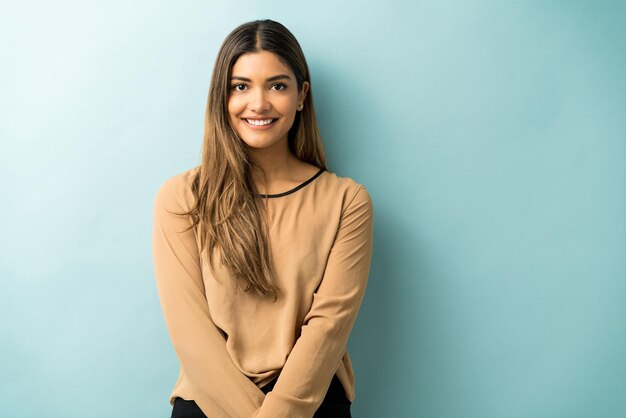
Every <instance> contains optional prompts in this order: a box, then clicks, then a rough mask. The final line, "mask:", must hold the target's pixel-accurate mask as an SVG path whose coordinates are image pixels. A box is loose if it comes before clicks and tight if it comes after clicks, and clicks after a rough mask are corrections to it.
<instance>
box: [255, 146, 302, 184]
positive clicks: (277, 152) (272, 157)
mask: <svg viewBox="0 0 626 418" xmlns="http://www.w3.org/2000/svg"><path fill="white" fill-rule="evenodd" d="M276 145H277V146H275V147H272V148H248V155H249V157H250V159H251V160H252V162H253V163H254V166H255V167H257V168H258V170H254V171H253V172H252V179H253V180H254V183H255V185H256V186H257V190H259V191H261V192H262V191H263V190H267V189H268V188H269V186H270V185H272V184H274V183H279V182H280V181H282V180H284V179H288V178H289V177H290V174H291V173H293V172H294V170H295V168H296V167H297V164H298V163H299V160H298V159H297V158H296V157H295V156H294V155H293V154H292V153H291V151H289V147H288V145H287V141H286V140H285V141H280V142H279V143H277V144H276Z"/></svg>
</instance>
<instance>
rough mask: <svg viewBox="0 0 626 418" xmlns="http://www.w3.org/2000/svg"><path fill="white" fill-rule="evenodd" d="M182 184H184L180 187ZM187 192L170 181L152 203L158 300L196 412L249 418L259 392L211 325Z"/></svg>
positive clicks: (259, 400) (258, 400)
mask: <svg viewBox="0 0 626 418" xmlns="http://www.w3.org/2000/svg"><path fill="white" fill-rule="evenodd" d="M180 184H181V185H182V183H180ZM190 193H191V191H190V190H187V189H184V188H182V187H179V183H174V182H173V181H172V179H170V180H168V181H166V182H165V183H164V184H163V185H162V186H161V188H160V189H159V191H158V193H157V195H156V198H155V201H154V229H153V242H152V244H153V247H152V250H153V261H154V273H155V277H156V284H157V290H158V294H159V300H160V302H161V307H162V310H163V315H164V317H165V322H166V325H167V328H168V331H169V335H170V338H171V341H172V344H173V346H174V350H175V352H176V354H177V356H178V358H179V360H180V364H181V368H182V369H183V370H184V372H185V374H186V376H187V378H188V380H189V382H190V384H191V386H192V388H193V393H194V400H195V402H196V403H197V404H198V405H199V406H200V409H202V411H203V412H204V413H205V414H206V415H207V416H209V417H212V418H221V417H223V418H240V417H241V418H248V417H250V416H251V415H252V414H253V412H254V411H255V410H256V409H257V408H258V407H259V406H260V405H261V404H262V402H263V399H264V394H263V392H262V391H261V390H260V389H259V388H258V387H257V386H256V385H255V384H254V383H253V382H252V381H250V379H248V377H246V376H245V375H244V374H242V373H241V372H240V371H239V370H238V369H237V368H236V367H235V365H234V364H233V362H232V360H231V358H230V357H229V355H228V352H227V350H226V346H225V339H224V337H223V335H222V334H221V333H220V330H219V329H218V328H217V327H216V325H215V323H214V322H213V320H212V318H211V315H210V311H209V306H208V304H207V299H206V295H205V289H204V282H203V279H202V268H201V261H200V256H199V252H198V247H197V241H196V238H195V234H194V229H189V230H188V231H184V230H185V229H186V228H188V227H189V226H190V225H191V220H190V217H188V216H179V215H176V214H173V213H172V212H182V211H187V210H188V209H189V204H188V203H187V202H186V201H187V200H189V196H190Z"/></svg>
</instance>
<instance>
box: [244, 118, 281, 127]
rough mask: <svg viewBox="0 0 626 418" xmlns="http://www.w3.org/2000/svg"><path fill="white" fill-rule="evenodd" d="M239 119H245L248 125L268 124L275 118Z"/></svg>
mask: <svg viewBox="0 0 626 418" xmlns="http://www.w3.org/2000/svg"><path fill="white" fill-rule="evenodd" d="M241 120H243V121H245V122H246V123H247V124H248V125H250V126H269V125H272V124H273V123H274V122H276V120H277V119H275V118H267V119H248V118H241Z"/></svg>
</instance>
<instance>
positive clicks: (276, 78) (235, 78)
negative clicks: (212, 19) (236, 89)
mask: <svg viewBox="0 0 626 418" xmlns="http://www.w3.org/2000/svg"><path fill="white" fill-rule="evenodd" d="M285 78H286V79H287V80H291V77H289V76H288V75H287V74H278V75H275V76H272V77H269V78H267V79H265V81H276V80H283V79H285ZM230 79H231V80H241V81H247V82H248V83H251V82H252V80H250V79H249V78H246V77H240V76H238V75H234V76H232V77H231V78H230Z"/></svg>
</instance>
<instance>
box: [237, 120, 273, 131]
mask: <svg viewBox="0 0 626 418" xmlns="http://www.w3.org/2000/svg"><path fill="white" fill-rule="evenodd" d="M240 119H241V121H242V122H243V123H245V124H246V126H247V127H248V128H250V129H254V130H255V131H263V130H265V129H270V128H271V127H272V126H274V123H276V121H277V120H278V118H272V117H265V118H259V117H254V118H243V117H242V118H240ZM246 119H250V120H267V119H272V122H271V123H270V124H269V125H251V124H249V123H248V122H247V121H246Z"/></svg>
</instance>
